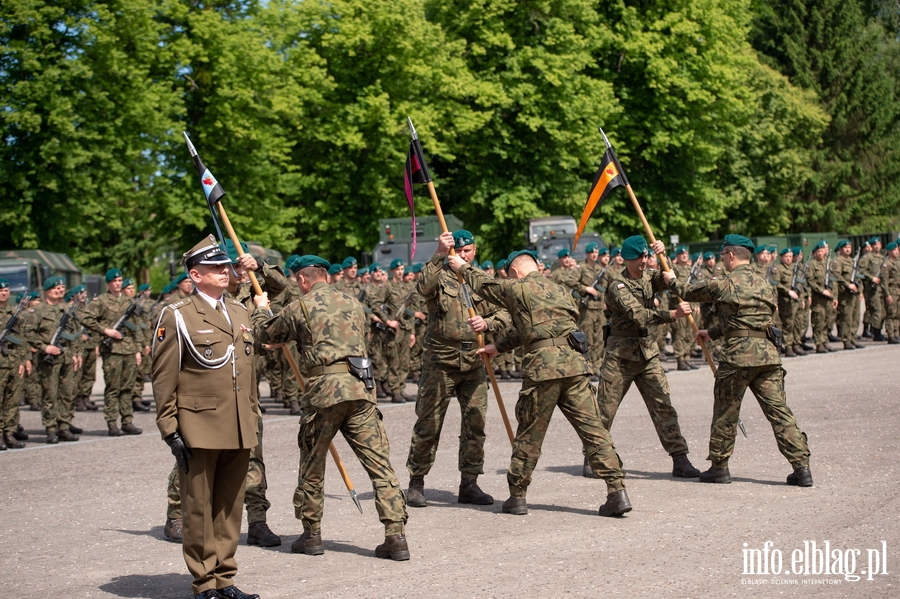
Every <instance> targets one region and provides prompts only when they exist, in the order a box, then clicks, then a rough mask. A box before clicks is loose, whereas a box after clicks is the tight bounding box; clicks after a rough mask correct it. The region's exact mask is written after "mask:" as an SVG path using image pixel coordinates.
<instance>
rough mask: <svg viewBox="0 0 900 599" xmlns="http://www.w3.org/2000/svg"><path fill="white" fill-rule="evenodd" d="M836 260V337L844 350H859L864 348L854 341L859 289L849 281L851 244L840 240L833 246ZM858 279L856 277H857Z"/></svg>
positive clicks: (851, 272)
mask: <svg viewBox="0 0 900 599" xmlns="http://www.w3.org/2000/svg"><path fill="white" fill-rule="evenodd" d="M835 252H836V253H837V259H836V260H835V266H834V281H835V284H836V285H837V295H838V308H837V322H838V336H839V337H840V338H841V341H842V342H843V344H844V349H861V348H863V347H865V346H864V345H862V344H861V343H859V342H858V341H857V340H856V333H857V331H858V330H859V287H858V286H857V283H856V281H853V280H851V279H852V278H853V276H854V274H853V244H852V243H850V241H849V240H847V239H842V240H840V241H839V242H838V244H837V246H835ZM857 278H858V277H857Z"/></svg>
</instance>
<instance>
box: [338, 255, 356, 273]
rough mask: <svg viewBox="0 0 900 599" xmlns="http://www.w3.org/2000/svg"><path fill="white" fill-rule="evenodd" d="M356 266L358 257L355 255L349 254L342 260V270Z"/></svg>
mask: <svg viewBox="0 0 900 599" xmlns="http://www.w3.org/2000/svg"><path fill="white" fill-rule="evenodd" d="M354 266H356V258H354V257H353V256H347V257H346V258H344V261H343V262H341V270H344V269H345V268H353V267H354Z"/></svg>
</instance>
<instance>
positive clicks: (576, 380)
mask: <svg viewBox="0 0 900 599" xmlns="http://www.w3.org/2000/svg"><path fill="white" fill-rule="evenodd" d="M557 407H559V410H560V412H562V413H563V416H565V417H566V419H567V420H568V421H569V423H570V424H571V425H572V427H573V428H574V429H575V432H576V433H577V434H578V437H579V438H580V439H581V443H582V445H583V446H584V449H585V454H586V455H587V458H588V462H589V463H590V465H591V469H592V470H593V472H594V474H595V475H596V476H597V477H598V478H602V479H604V480H605V481H606V487H607V490H608V492H610V493H612V492H614V491H618V490H620V489H624V488H625V481H624V478H625V473H624V472H622V461H621V460H620V459H619V456H618V454H616V448H615V446H614V445H613V441H612V437H610V435H609V431H608V430H607V429H606V427H604V426H603V422H602V420H601V417H600V412H599V410H598V409H597V400H596V399H595V398H594V389H593V388H592V387H591V384H590V376H588V375H586V374H583V375H578V376H570V377H565V378H561V379H553V380H549V381H532V380H531V379H529V378H525V379H523V380H522V390H521V391H519V399H518V401H517V402H516V420H517V421H518V423H519V424H518V427H517V428H516V438H515V439H514V440H513V452H512V458H511V459H510V464H509V471H508V473H507V475H506V481H507V483H509V494H510V495H511V496H512V497H525V494H526V492H527V490H528V485H530V484H531V474H532V473H533V472H534V469H535V467H537V462H538V458H539V457H540V455H541V446H543V444H544V437H545V436H546V434H547V427H548V426H550V417H551V416H553V411H554V410H555V409H556V408H557Z"/></svg>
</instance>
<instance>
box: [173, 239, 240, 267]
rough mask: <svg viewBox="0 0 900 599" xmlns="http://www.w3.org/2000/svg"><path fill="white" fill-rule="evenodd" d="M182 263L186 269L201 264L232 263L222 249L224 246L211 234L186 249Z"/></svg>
mask: <svg viewBox="0 0 900 599" xmlns="http://www.w3.org/2000/svg"><path fill="white" fill-rule="evenodd" d="M181 263H182V264H184V267H185V268H186V269H188V270H190V269H192V268H194V267H195V266H197V265H199V264H204V265H207V266H216V265H220V264H231V258H229V257H228V254H226V253H225V252H223V251H222V248H221V247H219V244H218V243H216V238H215V237H213V236H212V235H209V236H208V237H206V238H205V239H204V240H203V241H201V242H200V243H198V244H197V245H195V246H194V247H192V248H191V249H189V250H188V251H186V252H185V253H184V254H183V255H182V257H181Z"/></svg>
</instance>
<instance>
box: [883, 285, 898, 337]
mask: <svg viewBox="0 0 900 599" xmlns="http://www.w3.org/2000/svg"><path fill="white" fill-rule="evenodd" d="M891 297H893V298H894V301H893V302H891V303H887V302H886V301H885V307H886V310H885V312H886V316H885V319H884V335H885V337H890V338H894V337H898V336H900V293H897V292H895V291H892V292H891Z"/></svg>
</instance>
